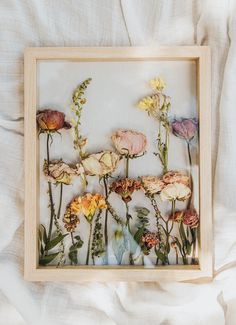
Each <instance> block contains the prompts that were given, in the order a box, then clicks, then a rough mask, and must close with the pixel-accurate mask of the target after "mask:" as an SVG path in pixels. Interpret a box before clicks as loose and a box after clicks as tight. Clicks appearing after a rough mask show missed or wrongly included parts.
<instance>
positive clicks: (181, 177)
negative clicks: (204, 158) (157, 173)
mask: <svg viewBox="0 0 236 325" xmlns="http://www.w3.org/2000/svg"><path fill="white" fill-rule="evenodd" d="M162 179H163V181H164V182H165V183H166V184H173V183H181V184H184V185H186V186H189V176H188V175H186V174H184V173H182V172H179V171H169V172H167V173H166V174H165V175H163V177H162Z"/></svg>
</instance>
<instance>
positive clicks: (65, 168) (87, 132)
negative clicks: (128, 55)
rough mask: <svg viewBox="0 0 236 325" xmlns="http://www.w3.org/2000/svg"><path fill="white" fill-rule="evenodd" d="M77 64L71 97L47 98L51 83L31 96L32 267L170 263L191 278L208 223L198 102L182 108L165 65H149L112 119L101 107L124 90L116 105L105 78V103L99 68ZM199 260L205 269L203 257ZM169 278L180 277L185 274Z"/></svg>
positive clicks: (140, 266) (91, 267)
mask: <svg viewBox="0 0 236 325" xmlns="http://www.w3.org/2000/svg"><path fill="white" fill-rule="evenodd" d="M127 64H128V63H127ZM191 64H192V63H191ZM85 67H86V65H85ZM127 67H128V65H127ZM127 69H128V70H129V68H127ZM128 70H127V71H128ZM85 71H86V70H84V73H83V75H84V78H83V79H82V78H81V77H79V76H78V78H77V79H78V83H77V84H76V83H74V85H73V87H71V89H70V90H69V89H68V87H67V90H66V91H67V93H69V97H70V99H69V101H68V100H67V102H66V103H65V104H63V106H60V101H59V100H58V101H56V102H57V104H52V103H53V100H52V101H50V100H48V98H49V97H50V96H49V93H50V92H49V91H47V103H49V104H47V105H45V102H46V101H45V100H43V101H42V103H43V104H41V101H39V102H38V107H37V114H36V119H35V120H36V126H37V137H38V141H39V148H40V153H39V165H38V168H39V174H40V192H39V193H40V219H39V224H38V225H37V239H38V243H37V251H38V258H37V262H36V265H37V267H36V268H37V269H39V270H43V269H48V268H54V269H55V270H58V271H59V270H69V269H70V270H71V268H73V269H75V270H76V269H77V270H82V269H81V268H83V269H85V270H98V268H99V269H101V270H105V269H104V268H106V267H109V268H111V269H112V270H113V271H114V270H122V269H123V270H125V268H128V270H132V269H138V270H142V269H143V270H145V269H155V270H157V272H158V270H159V272H167V273H163V274H169V275H170V274H171V273H168V272H169V270H173V272H174V271H175V270H177V271H178V270H179V271H181V270H185V269H186V270H187V269H189V270H191V272H193V273H192V276H191V277H190V278H194V275H193V274H194V272H195V271H197V270H201V267H202V266H201V263H202V261H201V260H200V258H201V256H204V254H202V252H201V247H202V245H203V246H204V238H203V237H202V229H203V225H202V224H204V223H206V221H205V220H203V218H204V216H202V201H200V200H202V196H201V195H202V194H201V193H202V191H203V188H202V184H206V182H205V183H204V182H203V181H202V179H201V182H199V177H200V174H199V152H201V147H200V146H199V130H201V120H200V121H199V114H198V111H197V105H196V102H194V101H193V100H189V101H188V102H187V100H186V102H185V103H184V105H185V106H186V105H189V107H188V109H184V110H183V111H181V101H180V99H179V98H178V95H176V93H177V92H176V90H174V91H173V89H174V88H173V83H172V81H171V77H170V74H169V73H167V74H166V75H165V73H163V69H162V72H161V73H162V75H163V76H164V77H160V76H159V75H158V70H157V71H156V72H155V73H152V74H151V73H150V72H149V75H150V76H152V78H150V79H147V78H140V77H139V78H138V79H137V80H136V87H137V89H140V90H139V92H137V91H135V92H134V94H135V96H134V94H133V95H132V96H133V97H132V100H130V101H128V100H126V101H125V103H126V108H125V111H126V113H127V115H123V116H119V115H116V116H117V117H118V116H119V117H118V119H117V126H116V124H115V120H116V117H115V116H114V117H113V118H112V117H111V120H110V117H109V116H110V115H109V114H110V113H108V109H107V108H108V107H109V109H110V110H113V109H114V114H119V113H118V112H119V111H118V107H119V105H123V104H122V101H124V99H123V97H116V98H120V103H119V104H116V102H115V101H112V93H111V90H110V91H109V90H108V89H111V88H110V83H109V84H108V83H107V84H106V82H105V84H104V89H106V92H105V93H104V95H105V94H106V95H105V97H104V102H101V101H100V100H99V101H98V97H96V96H98V95H97V93H98V92H97V90H96V87H98V88H99V89H103V88H101V87H100V84H99V78H98V75H96V74H95V73H94V74H93V72H92V73H91V71H93V70H92V68H91V69H90V70H89V71H90V73H89V74H86V73H85ZM117 71H118V70H117ZM132 71H133V70H132ZM186 75H187V74H186ZM90 76H91V77H90ZM94 76H95V77H94ZM118 76H119V73H118ZM114 78H115V77H113V76H111V80H115V79H114ZM118 78H119V77H118ZM102 80H103V81H104V79H102ZM169 84H171V85H170V86H169ZM193 84H194V83H193ZM105 85H106V86H105ZM145 85H146V86H145ZM121 88H122V86H121ZM117 91H118V92H119V88H117ZM122 91H124V88H122ZM127 91H128V90H127ZM182 93H186V92H184V91H183V92H182ZM114 94H115V93H114ZM114 94H113V95H114ZM102 96H103V95H102V93H101V95H100V97H102ZM109 96H111V103H112V105H113V106H112V105H111V103H109ZM188 96H189V97H188V98H194V96H197V93H196V94H195V95H194V91H193V94H191V93H190V94H189V95H188ZM176 97H177V99H176ZM59 98H62V97H61V96H59ZM128 98H129V96H128ZM107 103H109V106H107V108H106V105H108V104H107ZM186 103H188V104H186ZM103 106H104V108H103ZM115 112H117V113H115ZM186 112H187V113H186ZM111 114H113V113H112V112H111ZM129 116H133V118H134V119H133V120H132V119H131V120H130V117H129ZM110 121H111V124H110ZM112 121H113V122H112ZM130 121H131V123H130ZM143 121H145V125H143ZM127 122H128V123H127ZM101 130H104V131H103V132H101ZM205 152H206V151H205ZM200 165H201V164H200ZM208 190H209V187H208ZM206 201H207V202H208V203H209V201H210V200H206ZM207 206H208V207H209V204H208V205H207ZM208 220H209V219H208ZM203 230H204V229H203ZM203 261H204V259H203ZM205 263H206V264H207V265H208V271H209V260H208V262H207V261H205ZM170 267H171V269H170ZM68 268H69V269H68ZM165 270H166V271H165ZM181 272H182V271H181ZM140 274H141V273H140ZM152 274H154V273H152ZM161 274H162V273H161ZM196 274H197V273H196ZM124 276H125V275H124ZM164 277H165V276H164ZM169 277H170V278H171V276H169ZM85 278H86V275H85V274H84V275H83V279H85ZM144 278H145V279H146V276H141V277H139V279H144ZM151 278H152V279H154V277H153V275H152V277H151ZM176 278H178V279H185V276H184V273H180V275H179V277H178V276H177V277H176ZM67 279H68V280H69V277H68V278H67ZM123 279H124V278H123ZM148 280H149V279H148Z"/></svg>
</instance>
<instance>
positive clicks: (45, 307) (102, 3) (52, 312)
mask: <svg viewBox="0 0 236 325" xmlns="http://www.w3.org/2000/svg"><path fill="white" fill-rule="evenodd" d="M0 31H1V32H0V152H1V154H0V207H1V208H0V224H1V227H0V325H8V324H9V325H23V324H30V325H33V324H44V325H46V324H57V325H66V324H68V325H73V324H83V325H87V324H92V325H93V324H103V325H106V324H109V325H111V324H118V325H119V324H122V325H125V324H129V325H132V324H133V325H134V324H135V325H139V324H140V325H141V324H144V323H152V324H162V325H184V324H191V325H198V324H199V325H200V324H207V325H221V324H229V325H233V324H236V308H235V305H236V280H235V279H236V236H235V234H236V199H235V189H236V169H235V166H236V144H235V141H234V140H235V139H236V128H235V123H236V113H235V105H236V101H235V94H236V92H235V87H236V73H235V71H236V44H235V41H236V15H235V1H234V0H231V1H230V0H210V1H208V0H202V1H200V0H192V1H189V0H145V1H144V0H121V1H118V0H99V1H98V0H97V1H95V0H87V1H82V0H47V1H46V0H1V1H0ZM130 45H131V46H152V45H155V46H158V45H209V46H211V49H212V165H213V204H214V206H213V208H214V236H215V239H214V248H215V263H214V269H215V276H214V280H213V282H212V283H194V284H193V283H191V284H190V283H129V284H128V283H124V282H122V283H119V282H118V283H96V282H93V283H84V284H78V283H29V282H26V281H24V280H23V256H24V251H23V223H24V209H23V204H24V178H23V176H24V160H23V140H24V134H23V87H24V85H23V51H24V48H25V47H29V46H130Z"/></svg>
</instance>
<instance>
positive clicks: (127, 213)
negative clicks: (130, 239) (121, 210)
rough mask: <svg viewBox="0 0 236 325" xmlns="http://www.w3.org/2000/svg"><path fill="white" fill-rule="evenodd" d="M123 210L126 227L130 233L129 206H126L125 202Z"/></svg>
mask: <svg viewBox="0 0 236 325" xmlns="http://www.w3.org/2000/svg"><path fill="white" fill-rule="evenodd" d="M125 208H126V226H127V227H128V230H129V232H130V223H129V219H130V217H129V206H128V203H127V202H125Z"/></svg>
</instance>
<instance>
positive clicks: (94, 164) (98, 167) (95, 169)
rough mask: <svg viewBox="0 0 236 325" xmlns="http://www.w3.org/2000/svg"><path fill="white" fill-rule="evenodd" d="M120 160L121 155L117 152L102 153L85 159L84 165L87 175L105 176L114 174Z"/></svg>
mask: <svg viewBox="0 0 236 325" xmlns="http://www.w3.org/2000/svg"><path fill="white" fill-rule="evenodd" d="M119 159H120V157H119V155H117V154H116V153H115V152H111V151H102V152H99V153H95V154H91V155H89V156H88V157H87V158H85V159H83V160H82V165H83V167H84V170H85V173H86V174H87V175H91V176H93V175H97V176H104V175H107V174H109V173H112V172H113V171H114V170H115V169H116V168H117V165H118V162H119Z"/></svg>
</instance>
